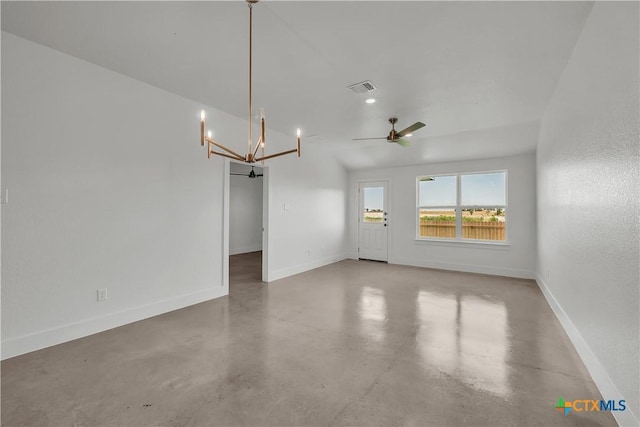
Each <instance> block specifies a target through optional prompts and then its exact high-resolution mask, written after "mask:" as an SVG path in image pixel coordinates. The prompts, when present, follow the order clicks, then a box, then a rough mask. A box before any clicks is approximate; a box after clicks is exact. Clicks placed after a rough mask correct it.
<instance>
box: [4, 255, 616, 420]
mask: <svg viewBox="0 0 640 427" xmlns="http://www.w3.org/2000/svg"><path fill="white" fill-rule="evenodd" d="M232 258H233V259H232V261H231V266H230V270H231V272H232V283H231V292H230V295H229V296H228V297H224V298H219V299H217V300H213V301H209V302H206V303H202V304H198V305H195V306H192V307H188V308H185V309H182V310H178V311H174V312H171V313H167V314H164V315H162V316H157V317H154V318H151V319H147V320H144V321H141V322H137V323H133V324H130V325H127V326H123V327H120V328H117V329H112V330H110V331H107V332H103V333H100V334H97V335H93V336H90V337H87V338H83V339H79V340H76V341H73V342H69V343H66V344H62V345H58V346H55V347H51V348H48V349H44V350H41V351H38V352H34V353H30V354H27V355H23V356H19V357H16V358H13V359H9V360H6V361H4V362H3V363H2V425H5V426H21V425H24V426H62V425H66V426H72V425H78V426H80V425H112V426H134V425H135V426H150V425H162V426H208V425H250V426H261V425H295V426H305V425H380V426H399V425H411V426H463V425H465V426H480V425H483V426H498V425H505V426H516V425H525V426H598V425H604V426H612V425H616V424H615V421H614V419H613V417H612V416H611V414H610V413H605V412H602V413H584V412H583V413H578V412H571V413H569V414H568V415H567V416H564V415H563V414H562V413H560V412H558V411H556V410H555V408H554V406H555V403H556V401H557V400H558V398H559V397H564V398H565V399H567V400H569V399H571V400H573V399H600V398H601V397H600V395H599V393H598V391H597V389H596V387H595V385H594V384H593V382H592V381H591V379H590V378H589V375H588V374H587V372H586V370H585V368H584V366H583V364H582V363H581V362H580V360H579V358H578V356H577V355H576V353H575V351H574V349H573V348H572V346H571V344H570V342H569V340H568V338H567V337H566V335H565V334H564V333H563V331H562V329H561V327H560V325H559V323H558V322H557V321H556V319H555V317H554V315H553V313H552V312H551V310H550V308H549V306H548V305H547V303H546V302H545V300H544V298H543V296H542V294H541V293H540V291H539V290H538V288H537V287H536V285H535V283H534V282H532V281H529V280H519V279H509V278H502V277H493V276H483V275H474V274H465V273H456V272H447V271H439V270H428V269H420V268H412V267H401V266H394V265H387V264H381V263H374V262H367V261H353V260H347V261H342V262H340V263H337V264H333V265H330V266H327V267H323V268H320V269H317V270H313V271H309V272H306V273H303V274H300V275H297V276H294V277H290V278H287V279H283V280H279V281H277V282H273V283H271V284H269V285H265V284H262V283H261V282H260V281H259V278H260V272H259V268H260V260H259V253H254V254H246V255H239V256H235V257H232Z"/></svg>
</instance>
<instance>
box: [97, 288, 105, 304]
mask: <svg viewBox="0 0 640 427" xmlns="http://www.w3.org/2000/svg"><path fill="white" fill-rule="evenodd" d="M97 294H98V302H100V301H106V300H107V288H102V289H98V290H97Z"/></svg>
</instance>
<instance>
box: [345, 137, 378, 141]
mask: <svg viewBox="0 0 640 427" xmlns="http://www.w3.org/2000/svg"><path fill="white" fill-rule="evenodd" d="M370 139H387V137H386V136H383V137H382V138H353V139H352V141H368V140H370Z"/></svg>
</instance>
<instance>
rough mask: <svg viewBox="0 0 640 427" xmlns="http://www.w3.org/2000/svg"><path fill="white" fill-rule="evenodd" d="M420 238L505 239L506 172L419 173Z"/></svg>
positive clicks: (418, 232) (418, 235) (418, 213)
mask: <svg viewBox="0 0 640 427" xmlns="http://www.w3.org/2000/svg"><path fill="white" fill-rule="evenodd" d="M417 200H418V203H417V204H418V207H417V217H418V220H417V222H418V225H417V230H418V231H417V238H418V239H447V240H470V241H474V240H475V241H497V242H500V241H502V242H504V241H506V217H507V172H506V171H498V172H482V173H468V174H455V175H438V176H421V177H418V195H417Z"/></svg>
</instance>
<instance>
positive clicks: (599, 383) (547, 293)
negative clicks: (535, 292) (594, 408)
mask: <svg viewBox="0 0 640 427" xmlns="http://www.w3.org/2000/svg"><path fill="white" fill-rule="evenodd" d="M536 282H537V283H538V287H539V288H540V290H541V291H542V294H543V295H544V297H545V299H546V300H547V302H548V303H549V305H550V306H551V309H552V310H553V313H554V314H555V315H556V318H557V319H558V321H559V322H560V324H561V325H562V328H563V329H564V331H565V332H566V334H567V335H568V336H569V339H570V340H571V342H572V343H573V346H574V347H575V349H576V352H577V353H578V355H579V356H580V358H581V359H582V362H583V363H584V365H585V366H586V368H587V371H589V374H590V375H591V378H592V379H593V382H594V383H595V384H596V387H598V390H600V394H602V397H603V399H605V400H609V399H612V400H620V399H625V398H624V396H622V394H621V393H620V392H619V391H618V388H617V387H616V385H615V384H614V382H613V381H612V380H611V377H610V376H609V374H608V373H607V370H606V369H605V368H604V366H602V364H601V363H600V360H599V359H598V357H597V356H596V355H595V354H594V353H593V351H592V350H591V347H589V344H587V342H586V341H585V339H584V337H583V336H582V334H581V333H580V331H579V330H578V328H576V326H575V325H574V324H573V322H572V321H571V318H569V316H568V315H567V313H566V312H565V311H564V309H563V308H562V306H561V305H560V303H559V302H558V300H557V299H556V298H555V296H554V295H553V293H552V292H551V290H549V287H548V286H547V284H546V283H545V282H544V280H543V279H542V278H541V277H540V276H539V275H536ZM625 400H626V399H625ZM627 402H628V400H627ZM634 403H635V402H634ZM612 414H613V416H614V417H615V419H616V421H617V422H618V424H619V425H621V426H638V425H640V420H638V417H637V416H636V414H634V413H633V410H632V409H631V408H630V406H629V403H627V410H626V411H623V412H612Z"/></svg>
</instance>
